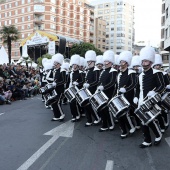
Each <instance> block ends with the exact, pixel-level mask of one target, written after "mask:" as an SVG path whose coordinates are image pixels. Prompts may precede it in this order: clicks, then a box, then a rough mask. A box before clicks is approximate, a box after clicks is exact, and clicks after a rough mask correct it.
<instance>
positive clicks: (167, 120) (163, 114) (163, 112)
mask: <svg viewBox="0 0 170 170" xmlns="http://www.w3.org/2000/svg"><path fill="white" fill-rule="evenodd" d="M162 117H163V120H164V125H165V126H168V125H169V116H168V110H167V111H165V110H162Z"/></svg>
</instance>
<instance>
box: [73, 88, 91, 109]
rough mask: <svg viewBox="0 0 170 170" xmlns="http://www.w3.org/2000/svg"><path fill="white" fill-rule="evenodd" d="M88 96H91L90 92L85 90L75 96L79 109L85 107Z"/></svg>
mask: <svg viewBox="0 0 170 170" xmlns="http://www.w3.org/2000/svg"><path fill="white" fill-rule="evenodd" d="M90 96H91V93H90V91H89V90H88V89H85V88H82V89H80V90H79V91H78V92H77V93H76V95H75V97H76V101H77V102H78V103H79V105H80V106H81V107H85V106H86V105H88V104H89V99H90Z"/></svg>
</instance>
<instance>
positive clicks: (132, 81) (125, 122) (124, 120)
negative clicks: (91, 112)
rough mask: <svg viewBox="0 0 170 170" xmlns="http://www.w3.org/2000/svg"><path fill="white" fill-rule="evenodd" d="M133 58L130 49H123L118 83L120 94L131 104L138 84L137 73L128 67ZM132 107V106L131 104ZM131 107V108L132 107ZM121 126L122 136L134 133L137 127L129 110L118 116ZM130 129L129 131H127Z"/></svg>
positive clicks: (120, 56)
mask: <svg viewBox="0 0 170 170" xmlns="http://www.w3.org/2000/svg"><path fill="white" fill-rule="evenodd" d="M131 60H132V53H131V52H130V51H123V52H121V53H120V55H119V63H120V73H119V74H118V78H117V83H118V94H119V95H120V94H123V95H124V97H125V98H126V99H127V100H128V102H129V103H130V105H132V104H133V97H134V88H135V86H136V83H137V82H136V81H137V79H136V73H135V71H133V70H130V69H128V66H130V64H131ZM130 107H132V106H130ZM130 109H131V108H130ZM118 121H119V126H120V129H121V131H122V134H121V135H120V137H121V138H122V139H123V138H126V137H127V136H128V133H131V134H132V133H134V132H135V127H134V125H133V124H132V120H131V117H130V115H129V112H127V113H126V114H124V115H123V116H121V117H120V118H118ZM127 128H128V129H129V132H128V131H127Z"/></svg>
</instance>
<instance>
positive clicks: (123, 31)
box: [93, 0, 135, 54]
mask: <svg viewBox="0 0 170 170" xmlns="http://www.w3.org/2000/svg"><path fill="white" fill-rule="evenodd" d="M93 5H95V14H94V15H95V17H96V18H101V19H103V20H106V23H107V25H106V50H108V49H111V50H113V51H114V52H115V53H117V54H120V52H122V51H124V50H129V51H133V49H132V48H133V44H134V36H135V33H134V5H133V3H132V2H131V1H130V0H129V1H128V0H107V1H106V0H100V1H94V2H93Z"/></svg>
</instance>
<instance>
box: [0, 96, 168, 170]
mask: <svg viewBox="0 0 170 170" xmlns="http://www.w3.org/2000/svg"><path fill="white" fill-rule="evenodd" d="M63 109H64V112H65V114H66V117H65V121H64V122H51V118H52V117H53V114H52V111H51V110H49V109H45V108H44V104H43V102H41V98H40V96H37V97H34V98H31V99H28V100H24V101H16V102H13V103H12V104H11V105H3V106H0V170H17V169H19V168H20V170H24V169H29V170H170V161H169V160H170V148H169V147H170V146H169V145H170V138H169V137H170V130H169V129H168V130H167V131H166V133H165V134H164V136H163V140H162V142H161V144H160V146H152V147H150V148H147V149H140V148H139V147H138V145H139V144H140V143H141V142H142V140H143V139H142V133H141V131H138V132H135V134H134V135H133V136H130V137H128V138H126V139H123V140H122V139H120V129H119V127H118V125H116V127H115V129H114V131H107V132H98V129H99V128H100V126H92V127H84V124H85V122H86V118H82V120H81V121H80V122H76V123H71V122H70V119H71V115H70V110H69V106H68V105H64V106H63ZM60 125H61V126H60ZM63 125H66V126H68V129H67V128H65V127H64V126H63ZM54 128H56V129H57V132H55V135H54V136H50V135H44V134H45V133H46V132H48V131H50V130H52V129H54ZM64 128H65V129H64ZM71 128H73V134H72V135H70V136H69V137H66V136H63V135H62V132H60V131H62V129H63V130H66V131H67V130H69V129H71ZM68 133H71V132H68ZM66 134H67V132H66ZM56 136H57V137H56ZM55 137H56V138H55ZM53 139H54V140H53ZM153 140H154V139H153ZM52 141H53V142H52ZM48 144H49V145H48ZM47 145H48V147H47V148H46V149H45V150H43V149H44V148H45V147H46V146H47ZM41 147H43V148H42V150H43V151H42V150H41V152H40V148H41ZM38 154H39V156H37V155H38ZM29 158H30V159H29ZM24 163H25V164H24ZM22 165H23V166H22ZM28 165H29V166H28Z"/></svg>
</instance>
